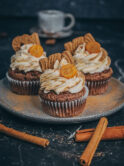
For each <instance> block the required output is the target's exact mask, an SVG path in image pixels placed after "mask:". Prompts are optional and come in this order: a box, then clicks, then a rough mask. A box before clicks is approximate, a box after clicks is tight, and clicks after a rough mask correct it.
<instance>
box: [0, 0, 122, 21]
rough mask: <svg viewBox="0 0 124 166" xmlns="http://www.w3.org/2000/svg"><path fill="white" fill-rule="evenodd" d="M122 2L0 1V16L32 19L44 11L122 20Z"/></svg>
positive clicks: (68, 0)
mask: <svg viewBox="0 0 124 166" xmlns="http://www.w3.org/2000/svg"><path fill="white" fill-rule="evenodd" d="M123 7H124V1H123V0H118V1H117V0H58V1H56V0H11V1H10V0H6V1H5V0H0V16H19V17H20V16H21V17H22V16H28V17H30V16H31V17H34V16H36V14H37V12H38V11H40V10H45V9H57V10H62V11H64V12H71V13H73V14H74V15H75V16H76V17H77V18H114V19H115V18H119V19H122V18H124V10H123Z"/></svg>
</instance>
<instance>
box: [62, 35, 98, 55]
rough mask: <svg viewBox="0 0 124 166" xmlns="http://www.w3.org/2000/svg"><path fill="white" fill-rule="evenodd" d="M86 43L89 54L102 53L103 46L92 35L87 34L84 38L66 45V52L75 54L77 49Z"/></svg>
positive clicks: (75, 39) (78, 38) (76, 39)
mask: <svg viewBox="0 0 124 166" xmlns="http://www.w3.org/2000/svg"><path fill="white" fill-rule="evenodd" d="M84 43H86V46H87V47H86V48H87V51H88V52H91V53H94V52H95V53H97V52H100V47H101V45H100V44H99V43H98V42H96V41H95V39H94V37H93V36H92V35H91V33H87V34H85V35H84V36H80V37H77V38H74V39H73V40H72V41H70V42H67V43H65V44H64V47H65V50H68V51H69V52H70V53H71V54H73V53H74V52H75V50H76V49H77V47H78V46H79V45H81V44H84Z"/></svg>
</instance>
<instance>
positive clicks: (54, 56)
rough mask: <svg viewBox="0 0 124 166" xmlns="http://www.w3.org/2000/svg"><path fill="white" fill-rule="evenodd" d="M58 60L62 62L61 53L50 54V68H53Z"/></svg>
mask: <svg viewBox="0 0 124 166" xmlns="http://www.w3.org/2000/svg"><path fill="white" fill-rule="evenodd" d="M56 60H58V61H59V62H60V60H61V53H55V54H52V55H50V56H49V57H48V61H49V68H50V69H53V67H54V64H55V62H56Z"/></svg>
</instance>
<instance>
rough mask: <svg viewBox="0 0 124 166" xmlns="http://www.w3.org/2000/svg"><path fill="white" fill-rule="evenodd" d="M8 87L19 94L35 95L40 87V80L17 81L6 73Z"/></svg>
mask: <svg viewBox="0 0 124 166" xmlns="http://www.w3.org/2000/svg"><path fill="white" fill-rule="evenodd" d="M6 78H7V80H8V83H9V86H10V89H11V90H12V92H14V93H16V94H19V95H37V94H38V91H39V88H40V81H19V80H14V79H13V78H11V77H9V75H8V73H6Z"/></svg>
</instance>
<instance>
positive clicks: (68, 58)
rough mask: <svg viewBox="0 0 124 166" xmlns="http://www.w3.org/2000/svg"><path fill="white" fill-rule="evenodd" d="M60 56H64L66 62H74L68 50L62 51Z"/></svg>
mask: <svg viewBox="0 0 124 166" xmlns="http://www.w3.org/2000/svg"><path fill="white" fill-rule="evenodd" d="M62 58H65V59H66V60H67V62H68V63H71V64H74V59H73V57H72V55H71V53H70V52H69V51H63V52H62Z"/></svg>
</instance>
